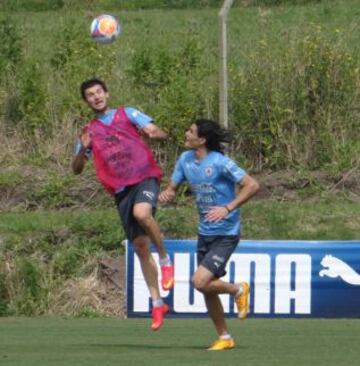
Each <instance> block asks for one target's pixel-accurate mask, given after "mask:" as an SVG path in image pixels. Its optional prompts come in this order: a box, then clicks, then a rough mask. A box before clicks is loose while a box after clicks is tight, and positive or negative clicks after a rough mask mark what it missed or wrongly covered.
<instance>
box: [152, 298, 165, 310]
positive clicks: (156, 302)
mask: <svg viewBox="0 0 360 366" xmlns="http://www.w3.org/2000/svg"><path fill="white" fill-rule="evenodd" d="M152 305H153V307H154V308H159V307H160V306H163V305H164V301H163V299H157V300H153V301H152Z"/></svg>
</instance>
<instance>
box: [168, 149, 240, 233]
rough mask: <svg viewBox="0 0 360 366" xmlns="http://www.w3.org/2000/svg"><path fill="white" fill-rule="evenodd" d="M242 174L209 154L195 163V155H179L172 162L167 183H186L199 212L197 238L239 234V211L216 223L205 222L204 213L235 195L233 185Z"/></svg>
mask: <svg viewBox="0 0 360 366" xmlns="http://www.w3.org/2000/svg"><path fill="white" fill-rule="evenodd" d="M245 175H246V172H245V171H244V170H243V169H241V168H240V167H239V166H238V165H237V164H236V163H235V162H234V161H233V160H231V159H230V158H229V157H227V156H225V155H223V154H221V153H219V152H216V151H211V152H209V153H208V154H207V155H206V156H205V158H204V159H202V160H197V158H196V155H195V151H194V150H188V151H185V152H184V153H182V154H181V155H180V157H179V159H178V161H177V162H176V165H175V170H174V172H173V174H172V176H171V180H172V181H173V182H174V183H175V184H176V185H178V184H181V183H182V182H184V181H187V182H189V184H190V186H191V190H192V193H193V195H194V198H195V202H196V206H197V208H198V212H199V217H200V220H199V229H198V230H199V234H201V235H238V234H239V233H240V210H239V209H237V210H234V211H232V212H231V213H230V214H229V215H227V217H226V218H225V219H223V220H221V221H219V222H216V223H214V222H208V221H206V219H205V216H206V213H207V212H208V211H209V208H210V207H212V206H225V205H226V204H228V203H229V202H231V201H232V200H233V199H234V198H235V195H236V184H237V183H239V182H241V180H242V179H243V177H244V176H245Z"/></svg>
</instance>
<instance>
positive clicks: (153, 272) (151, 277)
mask: <svg viewBox="0 0 360 366" xmlns="http://www.w3.org/2000/svg"><path fill="white" fill-rule="evenodd" d="M132 244H133V246H134V250H135V253H136V255H137V256H138V258H139V261H140V266H141V270H142V273H143V276H144V279H145V282H146V285H147V287H148V289H149V292H150V296H151V299H152V305H153V308H152V319H153V321H152V325H151V328H152V330H158V329H160V327H161V326H162V324H163V322H164V318H165V315H166V313H167V312H168V311H169V307H168V306H167V305H166V304H165V303H164V302H163V300H162V298H161V296H160V291H159V286H158V271H157V266H156V263H155V260H154V258H153V256H152V255H151V252H150V250H149V238H148V237H147V236H145V235H140V236H137V237H136V238H135V239H133V241H132Z"/></svg>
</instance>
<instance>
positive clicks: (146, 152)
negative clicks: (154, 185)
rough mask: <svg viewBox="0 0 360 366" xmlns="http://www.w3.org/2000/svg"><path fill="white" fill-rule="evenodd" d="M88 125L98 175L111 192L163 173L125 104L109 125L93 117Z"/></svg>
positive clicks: (159, 176) (157, 176)
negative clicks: (128, 113)
mask: <svg viewBox="0 0 360 366" xmlns="http://www.w3.org/2000/svg"><path fill="white" fill-rule="evenodd" d="M88 128H89V133H90V136H91V146H92V152H93V157H94V166H95V171H96V175H97V177H98V178H99V180H100V182H101V183H102V184H103V186H104V187H105V189H106V190H107V191H108V192H109V193H111V194H114V193H115V191H116V190H117V189H119V188H121V187H124V186H127V185H133V184H136V183H139V182H141V181H143V180H144V179H146V178H150V177H154V178H157V179H160V178H161V177H162V171H161V169H160V167H159V166H158V164H157V163H156V161H155V159H154V157H153V154H152V151H151V150H150V148H149V146H148V145H147V144H146V143H145V141H144V140H143V139H142V137H141V135H140V133H139V131H138V130H137V128H136V127H135V126H134V125H133V124H132V123H131V121H130V120H129V118H128V117H127V115H126V113H125V110H124V108H122V107H120V108H118V109H117V111H116V112H115V115H114V117H113V120H112V122H111V124H110V125H105V124H103V123H102V122H101V121H99V120H98V119H94V120H92V121H90V123H89V125H88Z"/></svg>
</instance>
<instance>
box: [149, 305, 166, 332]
mask: <svg viewBox="0 0 360 366" xmlns="http://www.w3.org/2000/svg"><path fill="white" fill-rule="evenodd" d="M168 312H169V307H168V306H167V305H166V304H163V305H161V306H157V307H154V308H153V309H152V324H151V329H152V330H159V329H160V327H161V326H162V325H163V323H164V318H165V315H166V314H167V313H168Z"/></svg>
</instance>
